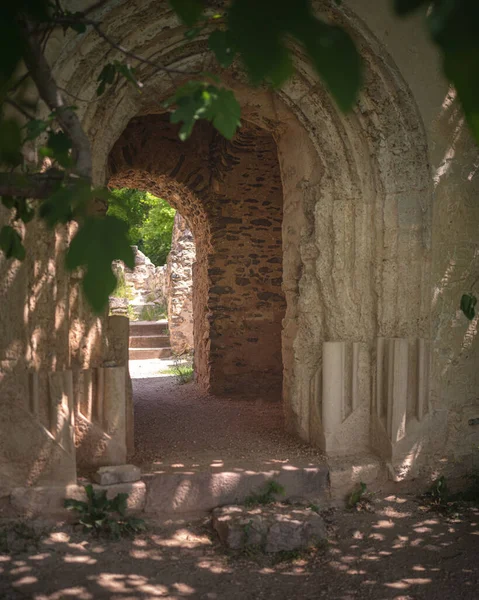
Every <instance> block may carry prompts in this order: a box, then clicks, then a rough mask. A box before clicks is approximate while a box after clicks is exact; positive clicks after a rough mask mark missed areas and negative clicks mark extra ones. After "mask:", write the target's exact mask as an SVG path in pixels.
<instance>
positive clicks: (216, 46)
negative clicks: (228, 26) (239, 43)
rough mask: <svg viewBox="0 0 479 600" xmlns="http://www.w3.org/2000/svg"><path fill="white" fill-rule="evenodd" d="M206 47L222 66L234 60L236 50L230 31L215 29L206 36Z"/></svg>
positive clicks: (227, 65) (226, 65)
mask: <svg viewBox="0 0 479 600" xmlns="http://www.w3.org/2000/svg"><path fill="white" fill-rule="evenodd" d="M208 47H209V49H210V50H212V51H213V52H214V54H215V56H216V60H217V61H218V62H219V63H220V65H221V66H222V67H225V68H227V67H229V66H230V65H231V63H232V62H233V60H234V57H235V54H236V50H235V47H234V43H233V40H232V36H231V33H230V32H228V31H220V30H219V29H217V30H216V31H213V33H212V34H211V35H210V37H209V38H208Z"/></svg>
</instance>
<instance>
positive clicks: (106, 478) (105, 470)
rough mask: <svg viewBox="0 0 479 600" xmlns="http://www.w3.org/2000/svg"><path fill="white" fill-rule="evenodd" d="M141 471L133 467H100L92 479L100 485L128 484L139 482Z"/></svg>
mask: <svg viewBox="0 0 479 600" xmlns="http://www.w3.org/2000/svg"><path fill="white" fill-rule="evenodd" d="M140 478H141V470H140V469H139V468H138V467H135V465H113V466H108V467H100V468H99V469H98V471H97V472H96V473H95V474H94V475H93V479H94V481H95V482H96V483H98V484H100V485H113V484H115V483H129V482H132V481H139V480H140Z"/></svg>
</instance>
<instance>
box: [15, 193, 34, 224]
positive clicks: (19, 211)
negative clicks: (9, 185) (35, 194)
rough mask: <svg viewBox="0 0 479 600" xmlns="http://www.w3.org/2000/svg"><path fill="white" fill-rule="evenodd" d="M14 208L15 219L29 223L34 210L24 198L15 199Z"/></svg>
mask: <svg viewBox="0 0 479 600" xmlns="http://www.w3.org/2000/svg"><path fill="white" fill-rule="evenodd" d="M15 208H16V214H15V219H20V220H21V221H23V222H24V223H30V221H31V220H32V219H33V217H34V216H35V211H34V209H33V207H32V206H30V204H29V202H28V200H27V199H26V198H17V199H16V201H15Z"/></svg>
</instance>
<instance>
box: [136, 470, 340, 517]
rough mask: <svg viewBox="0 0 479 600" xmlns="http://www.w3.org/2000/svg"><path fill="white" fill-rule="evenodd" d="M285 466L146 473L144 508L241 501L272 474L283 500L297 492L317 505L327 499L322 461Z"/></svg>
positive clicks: (203, 507)
mask: <svg viewBox="0 0 479 600" xmlns="http://www.w3.org/2000/svg"><path fill="white" fill-rule="evenodd" d="M288 467H289V468H288ZM288 467H283V468H278V469H276V470H272V469H270V470H266V469H267V467H266V469H265V466H264V465H263V466H262V467H261V466H259V465H248V468H244V469H243V470H241V471H235V470H224V471H221V472H212V471H209V470H195V469H193V470H186V471H185V472H181V471H180V472H178V471H177V470H175V471H165V472H163V473H157V474H154V475H149V476H146V477H144V480H145V481H146V482H147V500H146V511H147V512H151V513H155V514H170V513H188V512H195V511H210V510H213V509H214V508H216V507H217V506H225V505H230V504H241V503H243V502H244V501H245V500H246V498H248V496H251V494H253V493H256V492H257V491H258V490H259V489H262V488H263V486H265V485H267V483H268V481H270V480H271V479H273V478H274V479H275V481H276V482H277V483H278V484H280V485H281V486H282V487H283V488H284V495H283V496H281V499H282V500H284V501H289V499H290V498H292V497H296V496H298V495H301V496H302V497H303V498H305V499H306V498H307V499H308V500H309V502H311V504H317V505H319V506H322V505H324V504H325V503H326V502H327V501H328V499H329V489H328V469H327V467H326V465H318V466H316V467H313V466H308V467H304V466H301V465H296V466H293V465H288Z"/></svg>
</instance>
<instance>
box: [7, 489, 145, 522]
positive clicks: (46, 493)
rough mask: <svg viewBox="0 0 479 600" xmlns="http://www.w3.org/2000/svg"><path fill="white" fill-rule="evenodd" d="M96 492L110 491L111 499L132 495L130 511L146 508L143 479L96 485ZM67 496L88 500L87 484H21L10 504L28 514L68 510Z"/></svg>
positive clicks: (129, 505)
mask: <svg viewBox="0 0 479 600" xmlns="http://www.w3.org/2000/svg"><path fill="white" fill-rule="evenodd" d="M93 488H94V489H95V490H96V491H101V490H106V492H107V497H108V498H110V499H111V498H114V497H115V496H116V495H117V494H120V493H126V494H128V503H127V506H128V508H129V509H130V510H134V511H141V510H143V509H144V507H145V498H146V486H145V484H144V482H143V481H136V482H134V483H120V484H116V485H108V486H101V485H94V486H93ZM66 498H74V499H75V500H83V501H86V499H87V498H86V494H85V490H84V488H83V486H79V485H69V486H43V487H18V488H14V489H13V490H12V493H11V495H10V503H11V505H12V507H13V509H14V510H16V511H18V512H20V513H22V514H25V515H27V516H35V515H40V514H41V515H47V514H59V513H63V512H65V508H64V506H63V502H64V500H65V499H66Z"/></svg>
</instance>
